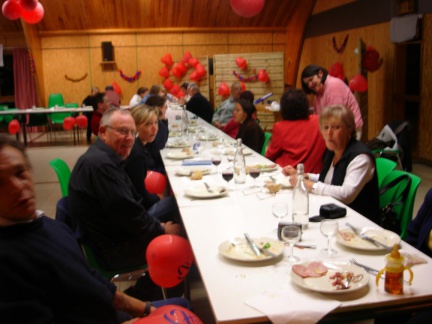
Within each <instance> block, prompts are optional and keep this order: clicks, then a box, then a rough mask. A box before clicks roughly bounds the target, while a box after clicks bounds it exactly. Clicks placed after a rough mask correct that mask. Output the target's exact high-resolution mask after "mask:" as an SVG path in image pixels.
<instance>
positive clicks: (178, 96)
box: [176, 90, 186, 99]
mask: <svg viewBox="0 0 432 324" xmlns="http://www.w3.org/2000/svg"><path fill="white" fill-rule="evenodd" d="M176 97H177V98H179V99H180V98H184V97H186V95H185V93H184V92H183V90H180V91H179V92H178V93H177V95H176Z"/></svg>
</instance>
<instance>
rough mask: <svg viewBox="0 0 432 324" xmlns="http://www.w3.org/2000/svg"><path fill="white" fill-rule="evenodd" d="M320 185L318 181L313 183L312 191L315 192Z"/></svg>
mask: <svg viewBox="0 0 432 324" xmlns="http://www.w3.org/2000/svg"><path fill="white" fill-rule="evenodd" d="M317 187H318V182H315V183H314V184H313V185H312V190H311V191H312V193H315V190H316V188H317Z"/></svg>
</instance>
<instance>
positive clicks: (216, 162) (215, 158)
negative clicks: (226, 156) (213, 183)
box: [212, 157, 222, 174]
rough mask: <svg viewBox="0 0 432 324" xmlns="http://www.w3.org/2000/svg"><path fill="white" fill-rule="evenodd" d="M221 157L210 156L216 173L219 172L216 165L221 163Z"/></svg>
mask: <svg viewBox="0 0 432 324" xmlns="http://www.w3.org/2000/svg"><path fill="white" fill-rule="evenodd" d="M221 162H222V159H221V158H220V157H214V158H212V163H213V165H214V166H216V173H217V174H219V168H218V165H219V164H221Z"/></svg>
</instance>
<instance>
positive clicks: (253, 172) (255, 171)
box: [249, 169, 261, 188]
mask: <svg viewBox="0 0 432 324" xmlns="http://www.w3.org/2000/svg"><path fill="white" fill-rule="evenodd" d="M260 173H261V172H260V170H259V169H252V170H250V171H249V175H250V176H251V177H252V178H253V179H254V183H253V186H252V188H256V187H257V185H256V183H255V181H256V180H255V179H256V178H258V177H259V175H260Z"/></svg>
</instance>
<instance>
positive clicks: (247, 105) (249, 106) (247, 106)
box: [237, 99, 256, 119]
mask: <svg viewBox="0 0 432 324" xmlns="http://www.w3.org/2000/svg"><path fill="white" fill-rule="evenodd" d="M237 103H238V104H240V106H241V107H242V109H243V111H244V112H245V113H246V115H247V117H246V119H249V118H252V115H253V113H254V112H256V108H255V106H254V104H253V103H252V102H250V101H249V100H245V99H240V100H238V101H237Z"/></svg>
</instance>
